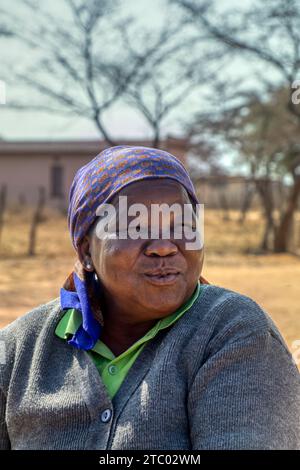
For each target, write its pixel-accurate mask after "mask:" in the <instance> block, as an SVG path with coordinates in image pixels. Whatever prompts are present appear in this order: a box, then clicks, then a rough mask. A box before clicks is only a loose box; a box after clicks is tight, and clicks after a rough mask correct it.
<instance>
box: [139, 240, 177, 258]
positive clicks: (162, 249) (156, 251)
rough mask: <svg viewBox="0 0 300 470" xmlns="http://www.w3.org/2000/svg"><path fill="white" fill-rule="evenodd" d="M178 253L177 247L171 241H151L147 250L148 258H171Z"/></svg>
mask: <svg viewBox="0 0 300 470" xmlns="http://www.w3.org/2000/svg"><path fill="white" fill-rule="evenodd" d="M177 252H178V248H177V246H176V245H175V244H174V243H173V242H172V241H171V240H165V239H158V240H150V241H149V243H148V244H147V246H146V249H145V255H146V256H169V255H175V254H176V253H177Z"/></svg>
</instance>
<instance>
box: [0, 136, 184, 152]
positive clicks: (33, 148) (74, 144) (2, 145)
mask: <svg viewBox="0 0 300 470" xmlns="http://www.w3.org/2000/svg"><path fill="white" fill-rule="evenodd" d="M116 145H140V146H144V147H151V146H152V141H151V140H133V139H132V140H121V141H119V142H117V143H116ZM106 147H109V145H107V143H105V142H104V141H103V140H61V141H59V140H57V141H50V140H49V141H46V140H43V141H38V140H37V141H7V140H0V157H1V156H8V155H10V156H13V155H16V156H20V155H29V156H30V155H31V156H32V155H40V156H42V155H59V154H63V155H64V156H68V155H70V156H74V155H87V154H88V155H97V154H98V153H99V152H101V150H103V149H105V148H106ZM160 147H161V148H162V149H170V150H171V148H172V149H173V150H174V149H178V152H180V153H185V152H186V151H187V140H186V139H179V138H174V137H168V138H167V139H165V140H163V141H162V142H161V145H160Z"/></svg>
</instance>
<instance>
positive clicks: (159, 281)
mask: <svg viewBox="0 0 300 470" xmlns="http://www.w3.org/2000/svg"><path fill="white" fill-rule="evenodd" d="M179 275H180V273H179V272H170V273H164V274H162V273H160V274H148V273H145V277H146V279H147V281H148V282H150V283H151V284H154V285H157V286H168V285H171V284H174V283H175V282H176V281H177V280H178V278H179Z"/></svg>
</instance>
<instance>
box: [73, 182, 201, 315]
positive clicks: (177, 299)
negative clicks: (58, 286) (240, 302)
mask: <svg viewBox="0 0 300 470" xmlns="http://www.w3.org/2000/svg"><path fill="white" fill-rule="evenodd" d="M119 196H127V207H128V208H129V207H130V205H131V204H136V203H142V204H143V205H144V206H145V207H146V208H147V214H149V216H148V215H147V220H146V219H145V217H144V218H142V217H141V218H140V221H142V223H141V226H143V227H145V225H144V224H148V227H149V233H150V236H149V237H148V239H140V238H138V239H131V238H130V237H128V238H127V239H119V238H118V236H117V238H112V237H107V238H103V237H102V238H101V239H99V237H98V235H97V225H95V228H94V229H93V230H92V232H91V233H90V235H88V236H87V237H85V241H84V243H83V244H82V247H81V253H82V258H83V259H84V257H85V256H86V255H87V256H90V258H91V260H92V262H93V266H94V269H95V271H96V273H97V275H98V278H99V280H100V283H101V285H102V289H103V294H104V298H105V304H106V305H109V306H113V308H114V309H116V310H119V311H120V312H123V314H124V315H125V316H126V318H127V321H129V322H131V321H132V322H136V321H137V320H140V321H141V322H142V321H148V320H156V319H159V318H163V317H165V316H167V315H169V314H170V313H172V312H174V311H175V310H176V309H177V308H179V307H180V306H181V305H182V304H183V303H184V302H185V301H186V300H188V298H189V297H190V296H191V295H192V294H193V292H194V290H195V288H196V285H197V282H198V279H199V277H200V274H201V270H202V265H203V249H200V248H198V249H192V250H191V249H187V246H186V242H187V239H186V238H181V239H175V238H174V222H175V224H177V220H178V219H176V217H174V213H173V212H172V211H171V212H170V214H171V215H170V217H169V215H168V217H167V218H166V217H165V219H164V217H161V216H160V219H159V223H158V225H157V224H155V222H153V215H152V220H151V207H153V206H152V205H153V204H158V205H160V204H162V203H165V204H167V205H168V206H171V205H172V204H174V203H177V204H179V205H180V207H181V208H182V211H183V208H184V204H190V203H191V201H190V198H189V196H188V193H187V191H186V190H185V188H184V187H183V186H181V185H180V184H179V183H177V182H176V181H173V180H171V179H163V180H160V179H152V180H142V181H136V182H134V183H132V184H130V185H128V186H127V187H125V188H123V189H122V190H121V191H119V192H118V193H117V194H116V195H115V197H114V198H113V199H112V201H110V203H111V204H113V206H114V207H115V208H116V218H117V223H118V221H119V216H120V213H119V211H118V206H119ZM177 207H179V206H177ZM144 214H145V213H144ZM138 215H139V213H135V215H134V216H131V217H130V216H129V217H128V224H130V222H132V221H133V220H134V219H136V218H137V216H138ZM193 217H194V219H195V216H193ZM126 220H127V219H126ZM156 220H157V219H156ZM169 221H170V236H169V237H168V238H167V239H166V238H163V237H162V236H161V235H162V231H161V230H162V228H163V227H164V226H165V225H164V224H168V222H169ZM151 224H152V225H153V224H155V225H156V229H157V230H158V233H159V237H155V238H151V232H150V230H151ZM194 224H195V220H194ZM98 228H99V226H98ZM108 228H109V227H108ZM117 228H118V224H117ZM127 228H128V227H126V231H127ZM194 228H195V225H194ZM108 231H109V230H108ZM121 232H124V228H122V229H121V230H120V231H118V230H117V232H116V233H117V235H118V234H119V235H120V233H121ZM98 233H99V232H98ZM123 234H124V233H123ZM188 241H190V240H188ZM168 270H169V271H172V273H170V274H166V273H167V272H168ZM162 274H166V275H165V276H161V275H162Z"/></svg>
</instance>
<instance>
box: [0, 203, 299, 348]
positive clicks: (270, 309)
mask: <svg viewBox="0 0 300 470" xmlns="http://www.w3.org/2000/svg"><path fill="white" fill-rule="evenodd" d="M29 217H30V214H29V213H26V214H25V213H22V214H17V213H14V214H8V215H7V217H6V225H5V227H4V231H3V236H2V242H1V246H0V327H3V326H5V325H6V324H8V323H10V322H11V321H13V320H14V319H15V318H17V317H18V316H20V315H23V314H24V313H26V312H28V311H29V310H30V309H32V308H34V307H35V306H37V305H39V304H42V303H45V302H47V301H49V300H51V299H53V298H55V297H58V296H59V289H60V287H61V285H62V283H63V281H64V279H65V278H66V277H67V275H68V273H69V272H70V271H71V270H72V265H73V262H74V260H75V253H74V251H73V249H72V247H71V243H70V239H69V235H68V231H67V224H66V220H65V218H64V217H62V216H60V217H58V216H57V215H56V214H54V213H50V212H49V213H47V215H46V218H45V220H44V221H43V223H42V224H41V225H40V227H39V232H38V243H37V255H36V256H35V257H32V258H30V257H28V256H27V255H26V250H27V245H28V233H29V222H28V220H29ZM237 217H238V214H236V213H231V219H232V220H230V221H229V222H224V221H223V220H222V217H221V214H219V213H218V212H216V211H208V212H207V213H206V214H205V245H206V254H205V262H204V268H203V275H204V276H205V277H206V278H207V279H208V280H209V282H210V283H211V284H215V285H219V286H223V287H226V288H229V289H232V290H235V291H237V292H241V293H243V294H246V295H248V296H250V297H251V298H253V299H254V300H255V301H256V302H258V303H259V304H260V305H261V306H262V307H263V308H264V309H265V311H266V312H267V313H268V314H269V315H270V316H271V317H272V318H273V320H274V321H275V323H276V324H277V326H278V327H279V329H280V331H281V333H282V335H283V336H284V338H285V340H286V342H287V344H288V346H289V347H290V349H291V350H292V351H293V342H294V341H296V340H300V308H299V298H300V295H299V294H300V288H299V286H300V283H299V279H300V259H299V258H298V257H296V256H292V255H264V256H262V255H254V254H250V252H251V251H253V250H254V248H255V247H256V246H257V244H258V240H259V237H260V235H261V221H260V218H259V214H258V213H251V214H250V216H249V219H248V221H247V222H246V225H245V226H244V227H240V226H239V224H238V223H237Z"/></svg>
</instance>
